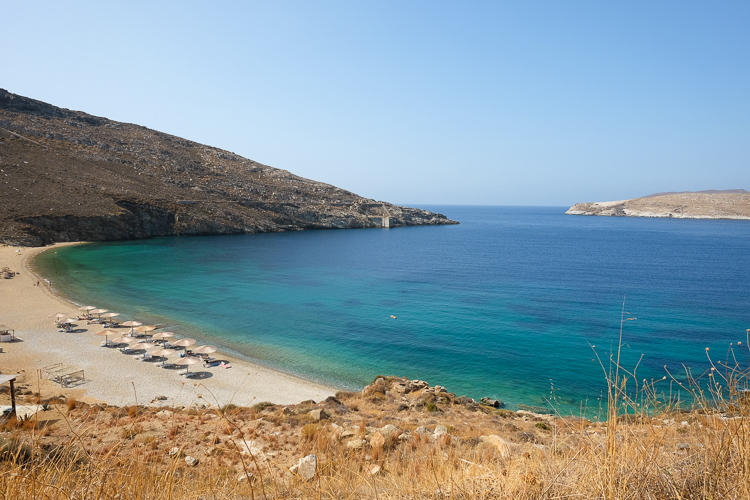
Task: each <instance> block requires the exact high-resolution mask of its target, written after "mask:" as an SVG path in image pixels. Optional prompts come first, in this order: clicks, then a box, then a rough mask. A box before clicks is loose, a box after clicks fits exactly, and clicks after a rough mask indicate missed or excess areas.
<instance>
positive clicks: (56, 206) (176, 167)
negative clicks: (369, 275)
mask: <svg viewBox="0 0 750 500" xmlns="http://www.w3.org/2000/svg"><path fill="white" fill-rule="evenodd" d="M383 216H387V217H389V222H390V227H398V226H405V225H423V224H456V223H457V222H455V221H452V220H450V219H448V218H446V217H445V216H444V215H441V214H435V213H432V212H428V211H426V210H420V209H416V208H408V207H400V206H396V205H392V204H390V203H385V202H380V201H375V200H371V199H367V198H363V197H361V196H358V195H356V194H354V193H351V192H349V191H346V190H344V189H340V188H337V187H335V186H331V185H329V184H324V183H321V182H316V181H312V180H310V179H304V178H302V177H298V176H296V175H294V174H291V173H289V172H287V171H285V170H279V169H276V168H272V167H269V166H267V165H262V164H260V163H257V162H254V161H252V160H248V159H246V158H243V157H241V156H238V155H235V154H234V153H230V152H228V151H224V150H221V149H217V148H212V147H210V146H205V145H202V144H198V143H195V142H191V141H188V140H185V139H182V138H179V137H175V136H171V135H168V134H164V133H161V132H157V131H154V130H150V129H147V128H145V127H141V126H138V125H132V124H126V123H120V122H115V121H112V120H108V119H106V118H101V117H96V116H91V115H88V114H86V113H82V112H78V111H71V110H67V109H61V108H58V107H55V106H52V105H50V104H47V103H43V102H40V101H36V100H33V99H29V98H26V97H22V96H18V95H15V94H11V93H9V92H7V91H5V90H2V89H0V243H8V244H15V245H27V246H38V245H45V244H48V243H52V242H58V241H108V240H123V239H135V238H149V237H153V236H172V235H202V234H241V233H256V232H272V231H292V230H301V229H344V228H365V227H381V225H382V221H381V219H380V218H381V217H383Z"/></svg>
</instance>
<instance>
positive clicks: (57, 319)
mask: <svg viewBox="0 0 750 500" xmlns="http://www.w3.org/2000/svg"><path fill="white" fill-rule="evenodd" d="M53 316H54V317H55V323H59V322H60V320H61V319H63V318H64V317H66V316H68V313H55V314H53Z"/></svg>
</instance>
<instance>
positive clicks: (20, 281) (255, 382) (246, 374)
mask: <svg viewBox="0 0 750 500" xmlns="http://www.w3.org/2000/svg"><path fill="white" fill-rule="evenodd" d="M82 243H83V242H76V243H57V244H54V245H51V246H47V247H10V246H0V267H9V268H10V269H11V270H13V271H15V272H16V273H17V274H16V276H15V277H13V278H12V279H3V280H0V294H2V297H3V300H2V301H0V323H1V324H5V325H7V326H8V327H9V328H11V329H13V330H15V335H16V338H18V339H21V341H16V342H10V343H2V344H0V347H3V351H4V352H3V353H0V360H2V362H1V364H0V365H1V366H2V368H1V369H0V371H1V372H2V373H3V374H15V373H20V374H21V377H19V379H18V383H19V385H27V386H29V388H30V390H32V391H33V392H39V393H40V394H41V397H42V398H45V397H52V396H57V395H64V396H66V397H68V398H70V397H73V398H75V399H77V400H80V401H86V402H90V403H98V402H105V403H107V404H112V405H117V406H126V405H134V404H141V405H149V406H197V407H201V406H204V405H206V406H223V405H226V404H230V403H232V404H236V405H238V406H252V405H253V404H256V403H259V402H264V401H269V402H271V403H275V404H296V403H299V402H301V401H305V400H310V399H312V400H315V401H321V400H324V399H325V398H327V397H329V396H333V395H334V394H335V393H336V391H337V390H338V389H336V388H334V387H329V386H326V385H323V384H319V383H315V382H311V381H307V380H304V379H301V378H299V377H295V376H293V375H289V374H286V373H283V372H280V371H277V370H273V369H271V368H267V367H264V366H260V365H257V364H254V363H251V362H248V361H246V360H242V359H239V358H237V357H235V356H232V355H229V354H227V353H224V352H217V353H214V354H212V356H213V357H215V358H217V359H222V360H226V361H228V362H229V363H230V364H231V368H222V367H219V366H216V367H211V368H203V366H202V365H200V364H199V365H194V366H193V367H192V369H191V370H190V371H197V372H200V373H201V377H200V378H191V379H187V378H185V377H183V376H181V375H180V373H182V372H183V371H184V369H183V368H180V369H162V368H159V367H158V366H155V365H156V364H157V363H155V362H148V361H138V360H135V359H133V355H127V354H123V353H121V352H120V351H119V350H118V349H109V348H103V347H100V343H101V341H102V337H101V336H97V335H95V334H96V332H99V331H101V330H102V329H103V327H102V326H100V325H98V324H91V325H86V324H85V321H81V322H79V323H78V326H77V328H76V332H74V333H64V332H58V331H57V330H58V329H57V327H56V326H55V324H54V314H55V313H59V312H62V313H67V314H70V315H72V316H73V317H74V316H77V315H78V313H79V311H78V306H77V305H75V304H74V303H72V302H71V301H69V300H67V299H66V298H64V297H62V296H60V295H58V294H56V293H55V292H54V291H53V289H52V287H51V286H50V284H49V282H47V281H46V279H45V278H43V277H41V276H38V275H37V274H36V273H35V272H34V271H33V269H32V267H33V266H32V263H33V259H34V257H35V256H36V255H38V254H39V253H41V252H43V251H46V250H51V249H53V248H58V247H61V246H67V245H74V244H82ZM38 282H39V283H41V286H36V285H37V283H38ZM118 319H119V318H118ZM129 319H138V318H123V319H122V320H124V321H127V320H129ZM125 331H126V329H122V332H123V333H125ZM175 359H177V358H176V357H174V356H170V358H169V360H170V361H174V360H175ZM54 363H65V364H68V365H74V366H76V367H77V368H80V369H82V370H83V371H84V377H85V380H84V381H83V382H82V383H80V384H79V385H77V386H73V387H69V388H63V387H61V386H60V385H59V384H57V383H55V382H52V381H50V380H45V379H44V377H43V375H42V369H43V367H45V366H48V365H51V364H54ZM196 367H197V368H196ZM157 398H159V399H157ZM161 398H166V399H161Z"/></svg>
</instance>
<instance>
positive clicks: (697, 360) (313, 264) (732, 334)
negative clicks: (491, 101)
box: [35, 206, 750, 414]
mask: <svg viewBox="0 0 750 500" xmlns="http://www.w3.org/2000/svg"><path fill="white" fill-rule="evenodd" d="M423 208H427V209H429V210H433V211H437V212H440V213H444V214H445V215H447V216H448V217H450V218H452V219H455V220H458V221H460V222H461V224H460V225H457V226H427V227H406V228H392V229H362V230H345V231H340V230H339V231H304V232H291V233H274V234H256V235H242V236H207V237H180V238H159V239H152V240H142V241H128V242H113V243H91V244H86V245H80V246H72V247H63V248H58V249H56V250H55V251H48V252H45V253H43V254H41V255H40V256H39V257H38V258H37V259H36V264H35V265H36V266H37V267H38V269H39V271H40V272H41V273H42V274H43V275H44V276H45V277H46V278H47V279H49V280H50V281H51V282H52V285H53V286H54V288H55V289H56V290H57V291H59V292H60V293H62V294H64V295H66V296H68V297H70V298H72V299H73V300H75V301H76V302H78V303H87V304H88V303H90V304H93V305H96V306H98V307H104V308H107V309H110V310H115V311H118V312H121V313H123V314H122V316H121V317H123V318H127V319H133V318H137V319H139V320H145V321H148V322H156V323H160V324H164V325H168V326H169V329H171V330H175V331H177V332H178V333H180V334H183V335H190V336H193V337H197V338H199V339H201V340H202V341H205V342H210V343H213V344H216V345H220V346H222V347H223V348H224V349H227V350H229V351H231V352H233V353H234V354H237V355H240V356H243V357H245V358H247V359H249V360H251V361H254V362H256V363H260V364H263V365H266V366H271V367H274V368H277V369H280V370H282V371H286V372H289V373H293V374H296V375H299V376H302V377H304V378H308V379H311V380H316V381H321V382H325V383H328V384H332V385H334V386H338V387H341V388H346V389H356V390H358V389H361V388H362V386H364V385H365V384H367V383H369V382H370V381H372V379H373V378H374V377H375V376H377V375H379V374H385V375H399V376H407V377H409V378H419V379H423V380H427V381H428V382H429V383H430V384H431V385H434V384H440V385H443V386H445V387H446V388H447V389H448V390H449V391H451V392H455V393H457V394H465V395H468V396H470V397H474V398H480V397H483V396H489V397H493V398H497V399H502V400H503V401H505V402H506V403H507V404H508V406H509V407H510V408H515V407H517V405H518V404H526V405H532V406H545V407H553V408H554V409H556V410H558V411H561V412H563V413H570V412H572V413H580V412H581V411H582V410H581V408H582V407H586V408H589V410H588V413H587V414H590V413H591V412H596V411H598V408H599V407H600V405H601V398H602V396H603V394H604V392H605V391H606V384H605V381H604V376H603V366H602V365H604V368H606V367H607V366H608V358H609V353H610V352H613V351H615V350H616V348H617V342H618V338H619V333H620V324H621V314H622V311H623V304H624V309H625V311H627V313H628V314H626V315H625V317H631V318H637V319H635V320H632V321H631V320H628V321H625V322H624V323H623V325H624V329H623V341H624V345H623V351H622V352H623V366H624V367H626V368H629V369H632V368H635V367H636V366H637V369H638V370H637V372H636V374H635V375H636V378H638V380H641V379H648V380H651V379H654V380H656V379H661V378H662V377H663V376H664V375H665V366H666V367H667V369H669V370H670V372H672V373H674V374H675V375H676V376H677V377H678V378H679V377H680V376H681V374H682V373H683V371H684V367H690V368H691V369H692V370H693V372H694V373H701V372H703V371H704V370H706V369H709V368H710V364H709V363H708V359H707V353H706V348H707V347H708V348H710V351H709V353H710V354H712V355H715V356H718V357H719V359H722V360H724V359H725V357H726V353H727V350H728V348H729V346H730V344H732V343H733V344H734V345H735V346H737V343H738V342H742V346H741V348H740V349H742V352H743V353H744V354H748V351H747V342H746V340H747V338H746V329H747V328H750V290H749V289H748V283H750V223H748V222H747V221H731V220H686V219H642V218H611V217H581V216H566V215H564V212H565V210H566V208H563V207H485V206H427V207H423ZM391 315H393V316H396V319H393V318H391ZM744 354H743V355H744ZM597 355H598V357H597ZM659 384H661V385H657V387H659V388H660V390H662V391H664V392H665V393H669V392H670V391H672V392H674V388H670V385H669V380H667V381H664V382H659Z"/></svg>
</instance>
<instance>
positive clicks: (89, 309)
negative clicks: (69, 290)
mask: <svg viewBox="0 0 750 500" xmlns="http://www.w3.org/2000/svg"><path fill="white" fill-rule="evenodd" d="M94 309H96V306H83V307H79V308H78V310H79V311H85V312H89V311H93V310H94Z"/></svg>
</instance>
